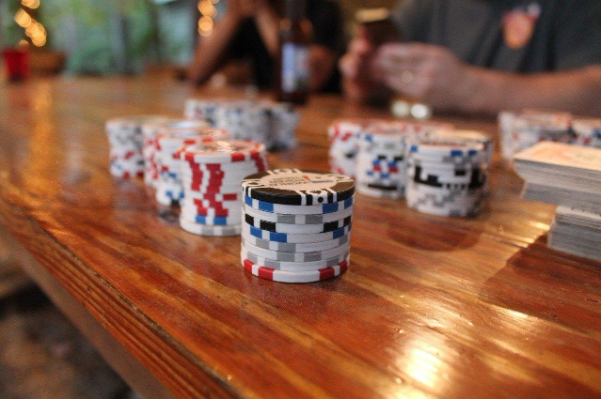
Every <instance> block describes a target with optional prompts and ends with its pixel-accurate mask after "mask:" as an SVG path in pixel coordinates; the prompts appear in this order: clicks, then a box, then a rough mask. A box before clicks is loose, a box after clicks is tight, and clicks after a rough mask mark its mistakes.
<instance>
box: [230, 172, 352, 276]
mask: <svg viewBox="0 0 603 402" xmlns="http://www.w3.org/2000/svg"><path fill="white" fill-rule="evenodd" d="M242 188H243V195H244V197H245V198H244V200H245V203H244V206H243V209H242V213H243V221H242V232H241V261H242V263H243V266H244V268H245V270H246V271H248V272H250V273H252V274H253V275H256V276H260V277H263V278H267V279H271V280H276V281H280V282H291V283H304V282H315V281H319V280H321V279H326V278H329V277H332V276H334V275H335V274H336V273H337V274H339V273H341V267H343V266H345V269H347V266H348V264H349V253H350V235H351V230H352V210H353V203H354V201H353V199H354V198H353V195H354V190H355V186H354V181H353V180H352V179H351V178H350V177H348V176H344V175H341V174H337V173H324V172H315V171H302V170H299V169H276V170H270V171H266V172H262V173H257V174H254V175H250V176H248V177H246V178H245V179H244V180H243V182H242ZM342 264H343V265H342ZM325 270H326V271H325Z"/></svg>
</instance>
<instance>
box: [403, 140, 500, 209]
mask: <svg viewBox="0 0 603 402" xmlns="http://www.w3.org/2000/svg"><path fill="white" fill-rule="evenodd" d="M488 141H490V139H489V137H487V136H486V135H483V134H481V133H478V132H474V133H472V134H471V135H470V134H469V133H467V132H459V133H458V134H457V135H454V132H447V133H446V134H445V135H441V136H439V137H438V136H436V135H434V134H432V135H420V136H415V137H412V138H410V139H409V152H408V182H407V186H406V199H407V202H408V206H409V207H411V208H414V209H416V210H418V211H420V212H424V213H428V214H433V215H441V216H457V217H465V216H472V215H476V214H478V213H479V212H480V211H481V209H482V206H483V201H484V196H485V183H486V177H487V174H488V168H489V164H488V161H489V155H488V152H489V151H488V149H487V147H486V145H485V144H486V143H488Z"/></svg>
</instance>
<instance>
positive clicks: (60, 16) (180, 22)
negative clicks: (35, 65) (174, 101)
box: [0, 0, 195, 75]
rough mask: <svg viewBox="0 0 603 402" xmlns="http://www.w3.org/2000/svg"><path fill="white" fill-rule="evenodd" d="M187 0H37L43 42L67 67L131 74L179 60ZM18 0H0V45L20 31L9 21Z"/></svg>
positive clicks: (187, 44) (188, 37)
mask: <svg viewBox="0 0 603 402" xmlns="http://www.w3.org/2000/svg"><path fill="white" fill-rule="evenodd" d="M194 4H195V2H194V1H193V0H178V1H173V2H170V3H167V4H156V3H155V2H152V1H150V0H40V7H39V9H38V10H37V19H38V20H39V21H40V23H42V24H43V25H44V27H45V28H46V31H47V32H48V42H47V44H46V46H45V47H46V48H48V49H52V50H56V51H62V52H64V53H66V54H67V56H68V57H67V67H66V68H67V72H68V73H74V74H93V75H105V74H133V73H138V72H140V71H141V70H142V69H143V68H144V66H145V65H147V64H149V63H171V64H184V63H186V62H187V61H188V60H189V58H190V56H191V54H192V48H193V44H194V29H193V27H194V25H193V24H194V23H195V22H194V13H193V11H194ZM19 6H20V0H0V38H1V39H0V46H14V45H16V44H17V43H18V42H19V40H20V39H22V38H24V32H23V29H22V28H21V27H19V26H18V25H17V24H16V23H15V21H14V15H15V13H16V12H17V10H18V9H19Z"/></svg>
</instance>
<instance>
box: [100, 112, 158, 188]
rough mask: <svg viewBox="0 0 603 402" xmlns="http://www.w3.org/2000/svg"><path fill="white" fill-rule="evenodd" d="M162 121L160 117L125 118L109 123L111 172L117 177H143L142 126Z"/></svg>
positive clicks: (107, 127) (107, 128)
mask: <svg viewBox="0 0 603 402" xmlns="http://www.w3.org/2000/svg"><path fill="white" fill-rule="evenodd" d="M158 119H161V117H158V116H134V117H123V118H117V119H112V120H109V121H107V123H106V126H105V127H106V132H107V138H108V139H109V146H110V159H111V165H110V171H111V174H112V175H113V176H115V177H121V178H124V179H129V178H131V177H142V176H143V174H144V158H143V155H142V147H143V136H142V125H143V124H145V123H149V122H152V121H157V120H158Z"/></svg>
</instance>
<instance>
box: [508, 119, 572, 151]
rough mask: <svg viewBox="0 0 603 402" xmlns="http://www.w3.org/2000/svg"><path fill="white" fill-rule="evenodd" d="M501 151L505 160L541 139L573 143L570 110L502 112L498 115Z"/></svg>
mask: <svg viewBox="0 0 603 402" xmlns="http://www.w3.org/2000/svg"><path fill="white" fill-rule="evenodd" d="M498 122H499V129H500V136H501V153H502V156H503V158H505V159H506V160H507V161H509V162H510V161H512V160H513V155H515V154H516V153H518V152H520V151H522V150H524V149H527V148H530V147H531V146H533V145H535V144H537V143H539V142H542V141H553V142H562V143H567V144H570V143H574V140H575V136H574V134H573V132H572V130H571V125H572V115H571V114H569V113H552V112H540V111H534V110H525V111H523V112H521V113H513V112H501V113H500V114H499V116H498Z"/></svg>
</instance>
